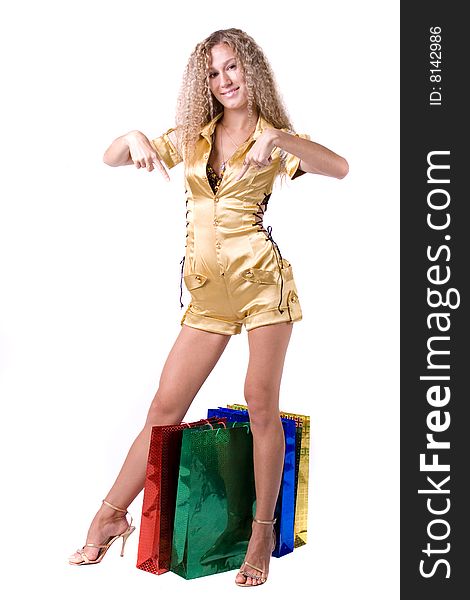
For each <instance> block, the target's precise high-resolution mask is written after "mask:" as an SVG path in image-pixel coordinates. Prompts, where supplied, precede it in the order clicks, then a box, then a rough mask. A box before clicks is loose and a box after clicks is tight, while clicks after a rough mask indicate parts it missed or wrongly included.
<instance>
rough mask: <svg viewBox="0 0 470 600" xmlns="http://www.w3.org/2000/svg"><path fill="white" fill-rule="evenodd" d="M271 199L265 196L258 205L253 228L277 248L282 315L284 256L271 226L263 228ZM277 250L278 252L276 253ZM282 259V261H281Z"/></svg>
mask: <svg viewBox="0 0 470 600" xmlns="http://www.w3.org/2000/svg"><path fill="white" fill-rule="evenodd" d="M270 197H271V194H264V200H263V201H262V202H260V203H259V204H258V206H259V208H260V210H259V211H257V212H255V213H253V215H254V216H255V218H256V219H257V221H256V222H255V223H253V227H258V231H262V232H263V233H266V234H267V239H268V240H269V241H270V242H271V244H272V245H273V247H275V250H274V254H275V255H276V261H277V266H278V268H279V277H280V278H281V290H280V298H279V304H278V306H277V309H278V311H279V312H280V313H281V315H282V313H283V312H284V311H283V310H282V309H281V304H282V292H283V289H284V279H283V277H282V267H281V265H282V261H283V258H282V254H281V251H280V250H279V246H278V245H277V244H276V242H275V241H274V239H273V236H272V235H271V231H272V229H273V228H272V227H271V225H268V228H267V229H265V228H264V226H263V216H264V213H265V212H266V211H267V209H268V202H269V198H270ZM276 250H277V252H276ZM279 259H280V260H279Z"/></svg>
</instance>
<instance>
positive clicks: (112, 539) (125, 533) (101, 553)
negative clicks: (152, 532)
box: [69, 500, 135, 565]
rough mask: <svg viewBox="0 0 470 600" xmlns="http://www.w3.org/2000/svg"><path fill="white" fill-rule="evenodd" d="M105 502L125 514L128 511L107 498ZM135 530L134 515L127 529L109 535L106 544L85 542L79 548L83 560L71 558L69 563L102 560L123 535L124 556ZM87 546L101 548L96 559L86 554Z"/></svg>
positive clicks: (79, 563)
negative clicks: (129, 539) (78, 560)
mask: <svg viewBox="0 0 470 600" xmlns="http://www.w3.org/2000/svg"><path fill="white" fill-rule="evenodd" d="M103 504H106V505H107V506H109V507H110V508H112V509H114V510H116V511H118V512H123V513H125V514H126V513H127V510H126V509H125V508H119V506H114V504H111V503H110V502H108V501H107V500H103ZM120 518H121V517H119V519H120ZM133 531H135V527H134V526H133V525H132V517H131V521H130V523H129V524H128V526H127V529H126V531H123V532H122V533H120V534H119V535H112V536H109V537H108V539H107V540H106V542H105V543H104V544H93V543H89V544H85V545H84V546H83V547H82V548H81V549H79V550H77V553H78V554H80V556H81V557H82V560H81V561H80V562H72V561H71V560H69V564H70V565H94V564H96V563H99V562H101V561H102V560H103V557H104V555H105V554H106V552H107V551H108V549H109V548H110V546H111V545H112V544H113V543H114V542H115V541H116V540H117V539H119V538H121V537H122V548H121V556H124V547H125V545H126V542H127V539H128V538H129V536H130V535H131V533H132V532H133ZM87 546H88V547H90V548H99V552H98V556H97V557H96V558H95V559H94V560H91V559H90V558H89V557H88V556H87V555H86V554H85V551H84V548H86V547H87Z"/></svg>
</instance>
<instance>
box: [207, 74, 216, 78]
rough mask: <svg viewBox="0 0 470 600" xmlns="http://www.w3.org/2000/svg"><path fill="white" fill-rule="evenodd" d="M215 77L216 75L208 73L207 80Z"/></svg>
mask: <svg viewBox="0 0 470 600" xmlns="http://www.w3.org/2000/svg"><path fill="white" fill-rule="evenodd" d="M216 75H217V73H209V79H213V78H214V77H215V76H216Z"/></svg>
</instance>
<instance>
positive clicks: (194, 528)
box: [170, 423, 255, 579]
mask: <svg viewBox="0 0 470 600" xmlns="http://www.w3.org/2000/svg"><path fill="white" fill-rule="evenodd" d="M254 503H255V484H254V471H253V437H252V434H251V429H250V424H249V423H227V426H226V427H219V428H216V429H206V430H196V429H186V430H184V431H183V440H182V445H181V456H180V466H179V476H178V488H177V496H176V507H175V520H174V528H173V543H172V555H171V565H170V570H171V571H173V572H174V573H176V574H178V575H180V576H181V577H184V578H185V579H194V578H196V577H203V576H205V575H212V574H214V573H222V572H224V571H230V570H232V569H238V568H239V567H240V565H241V564H242V562H243V560H244V557H245V554H246V550H247V548H248V541H249V539H250V535H251V523H252V519H253V514H254Z"/></svg>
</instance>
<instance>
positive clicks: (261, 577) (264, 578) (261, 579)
mask: <svg viewBox="0 0 470 600" xmlns="http://www.w3.org/2000/svg"><path fill="white" fill-rule="evenodd" d="M253 521H256V523H261V524H262V525H272V526H273V547H272V550H271V553H272V552H274V548H275V547H276V532H275V530H274V524H275V523H276V519H273V520H272V521H261V520H260V519H257V518H256V517H255V518H254V519H253ZM245 565H246V566H248V567H251V568H252V569H256V570H257V571H260V573H261V575H253V573H247V572H246V571H245V570H244V567H245ZM237 575H243V576H244V577H247V578H248V577H251V578H252V579H256V580H258V581H259V583H258V584H257V585H261V584H263V583H266V581H267V579H268V578H267V575H266V574H265V571H264V569H260V567H256V566H255V565H252V564H251V563H249V562H247V561H246V560H245V561H244V562H243V564H242V566H241V567H240V570H239V571H238V573H237ZM235 583H236V584H237V585H239V586H240V587H257V586H254V585H253V584H251V583H239V582H238V581H235Z"/></svg>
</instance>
